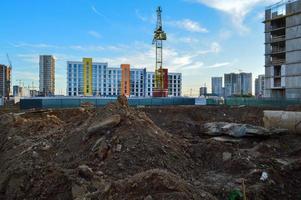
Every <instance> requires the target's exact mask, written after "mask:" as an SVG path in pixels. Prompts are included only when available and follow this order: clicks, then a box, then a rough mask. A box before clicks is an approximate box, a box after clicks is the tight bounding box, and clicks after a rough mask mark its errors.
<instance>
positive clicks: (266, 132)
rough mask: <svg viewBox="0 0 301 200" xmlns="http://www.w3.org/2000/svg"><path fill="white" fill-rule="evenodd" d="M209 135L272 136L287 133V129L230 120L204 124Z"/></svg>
mask: <svg viewBox="0 0 301 200" xmlns="http://www.w3.org/2000/svg"><path fill="white" fill-rule="evenodd" d="M204 129H205V130H206V132H205V133H206V134H207V135H212V136H219V135H228V136H231V137H236V138H240V137H251V136H271V135H274V134H279V133H285V132H287V130H286V129H266V128H263V127H260V126H253V125H250V124H238V123H228V122H210V123H206V124H204Z"/></svg>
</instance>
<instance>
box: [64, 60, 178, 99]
mask: <svg viewBox="0 0 301 200" xmlns="http://www.w3.org/2000/svg"><path fill="white" fill-rule="evenodd" d="M85 61H87V60H86V59H85V60H83V62H80V61H68V62H67V95H68V96H108V97H111V96H118V95H121V94H124V95H126V96H133V97H151V96H152V95H153V88H154V72H147V71H146V68H131V67H130V65H128V64H122V65H121V66H120V68H117V67H108V63H99V62H92V59H91V60H89V61H91V65H90V66H92V67H91V68H90V67H88V68H86V70H89V72H87V74H89V76H88V77H87V74H84V72H83V71H84V64H83V63H84V62H85ZM84 77H86V79H85V78H84ZM90 77H92V79H90ZM87 80H89V81H88V82H87ZM84 82H86V83H87V84H88V83H89V84H90V83H91V82H92V84H91V85H89V89H91V92H90V91H89V93H87V92H86V93H85V91H84V90H85V88H86V86H85V85H84ZM181 90H182V74H181V73H168V93H169V96H181Z"/></svg>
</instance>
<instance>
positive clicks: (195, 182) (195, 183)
mask: <svg viewBox="0 0 301 200" xmlns="http://www.w3.org/2000/svg"><path fill="white" fill-rule="evenodd" d="M193 185H196V186H198V185H201V182H200V181H198V180H196V181H194V182H193Z"/></svg>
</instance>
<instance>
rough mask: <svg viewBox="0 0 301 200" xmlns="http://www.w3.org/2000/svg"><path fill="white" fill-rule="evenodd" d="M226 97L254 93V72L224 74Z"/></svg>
mask: <svg viewBox="0 0 301 200" xmlns="http://www.w3.org/2000/svg"><path fill="white" fill-rule="evenodd" d="M224 86H225V97H229V96H244V95H252V73H239V74H235V73H230V74H225V75H224Z"/></svg>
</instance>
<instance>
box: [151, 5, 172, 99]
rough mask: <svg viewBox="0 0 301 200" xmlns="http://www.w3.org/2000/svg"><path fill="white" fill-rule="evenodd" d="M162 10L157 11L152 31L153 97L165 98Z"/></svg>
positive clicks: (165, 74) (165, 75) (165, 81)
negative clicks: (154, 66) (153, 54)
mask: <svg viewBox="0 0 301 200" xmlns="http://www.w3.org/2000/svg"><path fill="white" fill-rule="evenodd" d="M161 13H162V9H161V7H160V6H159V7H158V9H157V25H156V30H155V31H154V39H153V44H155V45H156V68H155V77H154V78H155V88H154V89H153V96H154V97H166V96H167V95H168V88H167V87H168V81H167V77H168V76H167V73H168V72H167V69H163V67H162V66H163V40H166V39H167V37H166V33H165V32H164V31H163V27H162V18H161Z"/></svg>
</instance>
